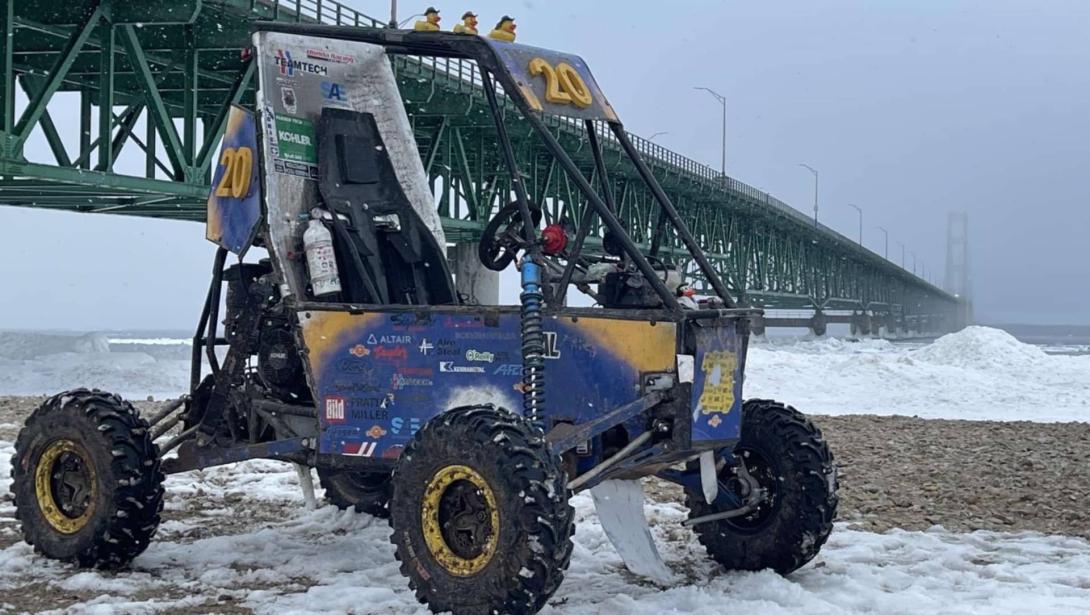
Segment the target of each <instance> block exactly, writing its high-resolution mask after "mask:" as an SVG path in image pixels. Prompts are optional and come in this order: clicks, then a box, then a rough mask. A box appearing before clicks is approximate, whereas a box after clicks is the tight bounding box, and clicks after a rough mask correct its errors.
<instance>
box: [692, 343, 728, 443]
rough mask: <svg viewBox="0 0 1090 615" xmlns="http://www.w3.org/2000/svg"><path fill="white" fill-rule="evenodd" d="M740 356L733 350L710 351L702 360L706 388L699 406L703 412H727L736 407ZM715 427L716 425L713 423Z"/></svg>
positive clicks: (701, 395)
mask: <svg viewBox="0 0 1090 615" xmlns="http://www.w3.org/2000/svg"><path fill="white" fill-rule="evenodd" d="M737 367H738V358H737V357H735V356H734V353H731V352H709V353H706V354H705V355H704V359H703V360H702V361H701V362H700V370H701V371H702V372H704V390H703V391H702V392H701V394H700V401H699V402H698V404H697V405H698V407H699V408H700V413H701V414H726V413H728V412H730V410H731V408H732V407H734V370H735V369H736V368H737ZM712 427H715V425H712Z"/></svg>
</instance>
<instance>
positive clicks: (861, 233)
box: [848, 203, 863, 246]
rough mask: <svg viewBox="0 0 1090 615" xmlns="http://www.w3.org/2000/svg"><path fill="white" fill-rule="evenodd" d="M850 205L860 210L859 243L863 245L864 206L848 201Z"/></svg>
mask: <svg viewBox="0 0 1090 615" xmlns="http://www.w3.org/2000/svg"><path fill="white" fill-rule="evenodd" d="M848 207H851V208H854V209H855V210H856V211H858V212H859V245H860V246H862V245H863V208H862V207H860V206H858V205H852V204H851V203H848Z"/></svg>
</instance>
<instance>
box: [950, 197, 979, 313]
mask: <svg viewBox="0 0 1090 615" xmlns="http://www.w3.org/2000/svg"><path fill="white" fill-rule="evenodd" d="M943 285H944V287H945V288H944V290H946V292H948V293H950V294H951V295H954V296H955V297H957V298H958V299H960V302H959V303H960V305H959V306H958V312H957V315H956V322H955V323H954V329H955V330H957V329H962V328H964V327H966V326H968V325H969V324H971V323H972V322H973V303H972V291H971V288H970V286H969V215H968V214H967V213H966V212H964V211H952V212H950V215H949V218H948V219H947V224H946V277H945V280H944V284H943Z"/></svg>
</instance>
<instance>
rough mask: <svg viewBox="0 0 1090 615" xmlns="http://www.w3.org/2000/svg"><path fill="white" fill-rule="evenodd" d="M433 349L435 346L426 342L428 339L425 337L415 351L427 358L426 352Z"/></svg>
mask: <svg viewBox="0 0 1090 615" xmlns="http://www.w3.org/2000/svg"><path fill="white" fill-rule="evenodd" d="M433 348H435V346H434V345H433V344H432V343H431V342H429V341H428V338H426V337H425V338H424V340H423V341H422V342H420V346H418V347H417V350H419V351H420V354H422V355H424V356H425V357H426V356H428V352H430V351H431V350H432V349H433Z"/></svg>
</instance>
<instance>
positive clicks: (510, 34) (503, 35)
mask: <svg viewBox="0 0 1090 615" xmlns="http://www.w3.org/2000/svg"><path fill="white" fill-rule="evenodd" d="M517 27H518V26H516V25H515V18H514V17H509V16H507V15H504V16H503V19H501V20H500V23H498V24H496V27H495V28H494V29H493V30H492V31H491V32H489V33H488V37H489V38H494V39H496V40H497V41H504V42H507V43H513V42H515V28H517Z"/></svg>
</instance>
